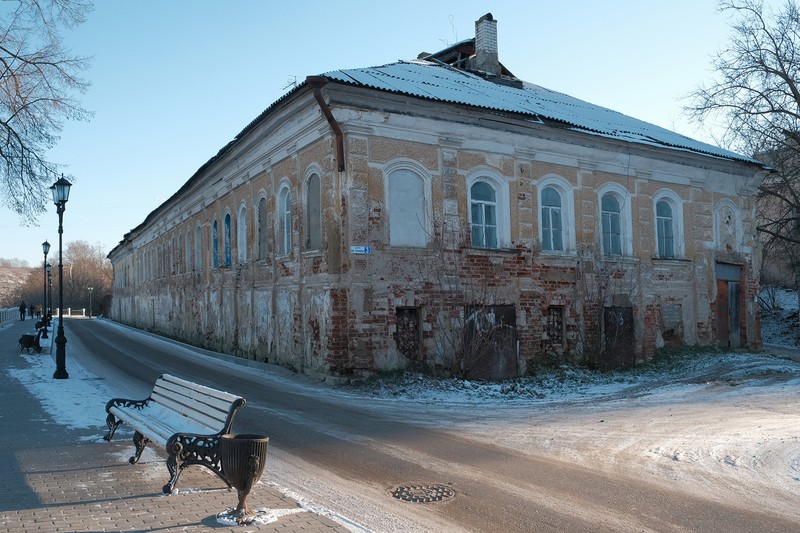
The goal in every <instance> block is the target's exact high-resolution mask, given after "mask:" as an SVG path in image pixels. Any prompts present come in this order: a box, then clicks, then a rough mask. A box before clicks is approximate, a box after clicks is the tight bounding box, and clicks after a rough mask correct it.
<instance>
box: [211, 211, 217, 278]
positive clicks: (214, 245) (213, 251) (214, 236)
mask: <svg viewBox="0 0 800 533" xmlns="http://www.w3.org/2000/svg"><path fill="white" fill-rule="evenodd" d="M211 242H212V249H211V266H213V267H214V268H217V267H218V266H219V228H218V227H217V221H216V220H215V221H214V224H213V225H212V226H211Z"/></svg>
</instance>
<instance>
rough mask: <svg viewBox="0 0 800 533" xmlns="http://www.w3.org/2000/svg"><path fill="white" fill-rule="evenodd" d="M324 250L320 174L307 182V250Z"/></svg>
mask: <svg viewBox="0 0 800 533" xmlns="http://www.w3.org/2000/svg"><path fill="white" fill-rule="evenodd" d="M320 248H322V202H321V191H320V181H319V174H316V173H314V174H311V176H309V177H308V179H307V180H306V250H319V249H320Z"/></svg>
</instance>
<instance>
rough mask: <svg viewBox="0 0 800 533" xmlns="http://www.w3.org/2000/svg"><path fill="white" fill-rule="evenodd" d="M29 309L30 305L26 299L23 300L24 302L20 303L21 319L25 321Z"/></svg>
mask: <svg viewBox="0 0 800 533" xmlns="http://www.w3.org/2000/svg"><path fill="white" fill-rule="evenodd" d="M27 310H28V306H27V305H25V300H23V301H22V303H21V304H19V319H20V320H23V321H24V320H25V312H26V311H27Z"/></svg>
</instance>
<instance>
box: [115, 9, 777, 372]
mask: <svg viewBox="0 0 800 533" xmlns="http://www.w3.org/2000/svg"><path fill="white" fill-rule="evenodd" d="M765 172H766V170H765V168H764V166H763V165H762V164H760V163H759V162H757V161H754V160H752V159H750V158H748V157H745V156H742V155H738V154H735V153H731V152H728V151H726V150H723V149H720V148H717V147H714V146H710V145H707V144H704V143H701V142H698V141H695V140H692V139H689V138H686V137H684V136H681V135H678V134H676V133H674V132H671V131H668V130H665V129H663V128H659V127H657V126H654V125H651V124H647V123H644V122H642V121H639V120H636V119H633V118H631V117H627V116H624V115H622V114H619V113H616V112H614V111H611V110H608V109H604V108H601V107H598V106H595V105H592V104H589V103H586V102H583V101H580V100H577V99H574V98H571V97H569V96H567V95H564V94H561V93H557V92H554V91H550V90H548V89H545V88H542V87H539V86H536V85H532V84H529V83H526V82H522V81H521V80H518V79H516V78H515V77H514V76H513V75H512V74H511V73H510V72H509V71H508V70H507V69H506V68H505V67H504V66H503V65H502V64H501V63H500V62H499V61H498V53H497V39H496V22H495V21H494V20H493V19H492V17H491V15H486V16H484V17H482V18H481V19H480V20H479V21H478V22H477V23H476V38H475V39H470V40H467V41H463V42H461V43H458V44H456V45H454V46H452V47H450V48H448V49H446V50H443V51H441V52H439V53H436V54H423V55H421V56H420V58H418V59H416V60H412V61H401V62H397V63H392V64H388V65H384V66H379V67H372V68H363V69H352V70H340V71H333V72H329V73H326V74H324V75H322V76H311V77H309V78H307V79H306V80H305V81H304V82H303V83H301V84H299V85H298V86H297V87H295V88H294V89H293V90H291V91H290V92H289V93H288V94H286V95H285V96H284V97H282V98H281V99H280V100H278V101H277V102H275V103H274V104H272V105H271V106H270V107H269V108H268V109H266V110H265V111H264V112H263V113H262V114H261V115H260V116H258V117H257V118H256V119H255V120H253V122H252V123H250V124H249V125H248V126H247V127H246V128H245V129H244V130H243V131H242V132H241V133H240V134H239V135H238V136H237V137H236V138H235V139H234V140H233V141H231V142H230V143H229V144H228V145H226V146H225V147H223V148H222V149H221V150H220V151H219V152H218V153H217V154H216V155H215V156H214V157H212V158H211V159H210V160H209V161H208V162H207V163H206V164H205V165H203V167H201V168H200V169H199V170H198V171H197V172H196V173H195V174H194V175H193V176H191V178H189V180H188V181H187V182H186V183H185V184H184V185H183V186H182V187H181V188H180V189H179V190H178V191H177V192H176V193H175V194H174V195H173V196H172V197H171V198H170V199H168V200H167V201H166V202H164V203H163V204H162V205H160V206H159V207H157V208H156V209H155V210H154V211H153V212H152V213H150V215H148V217H147V218H146V219H145V220H144V221H143V222H142V223H141V224H140V225H139V226H137V227H136V228H134V229H133V230H131V231H130V232H129V233H128V234H126V235H125V237H124V239H123V240H122V241H121V242H120V244H119V245H118V246H117V247H116V248H114V250H112V252H111V253H110V254H109V258H110V259H111V261H112V263H113V266H114V276H115V287H114V298H113V306H112V307H113V311H112V317H113V318H114V319H115V320H118V321H120V322H123V323H126V324H131V325H133V326H136V327H140V328H145V329H150V330H153V331H157V332H160V333H163V334H165V335H169V336H172V337H175V338H179V339H182V340H186V341H188V342H190V343H193V344H197V345H200V346H206V347H210V348H213V349H216V350H221V351H224V352H227V353H232V354H237V355H240V356H242V357H247V358H254V359H259V360H268V361H269V362H274V363H279V364H285V365H289V366H292V367H294V368H296V369H298V370H302V371H306V372H309V373H320V374H325V375H331V374H332V375H344V376H348V375H362V374H365V373H370V372H373V371H376V370H389V369H395V368H403V367H406V366H408V365H409V364H416V363H423V364H428V365H432V366H433V365H435V366H441V367H444V368H446V369H448V370H451V371H453V372H462V373H465V374H472V375H477V376H487V377H503V376H511V375H519V374H523V373H525V372H526V371H527V370H528V369H529V368H530V366H531V363H536V362H538V361H544V360H552V359H574V360H579V359H584V360H586V361H588V362H590V363H592V364H595V365H597V366H600V367H612V366H620V365H630V364H634V363H636V362H638V361H642V360H645V359H647V358H648V357H651V356H652V355H653V354H654V353H655V351H656V350H657V349H658V348H659V347H661V346H664V345H668V344H690V345H693V344H701V345H713V344H721V345H724V346H733V347H738V346H749V347H757V346H758V345H759V343H760V338H759V329H760V327H759V326H760V324H759V315H758V307H757V305H756V303H755V294H756V291H757V288H758V287H757V277H756V272H757V271H758V267H759V265H758V262H759V249H758V246H757V241H756V240H755V237H754V234H755V227H754V218H753V217H754V214H755V213H754V195H755V191H756V187H757V185H758V183H759V181H760V180H761V179H763V175H764V174H765Z"/></svg>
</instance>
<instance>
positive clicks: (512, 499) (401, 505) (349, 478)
mask: <svg viewBox="0 0 800 533" xmlns="http://www.w3.org/2000/svg"><path fill="white" fill-rule="evenodd" d="M65 328H66V329H67V338H68V345H67V353H68V361H67V369H68V370H69V365H70V359H69V357H70V356H69V354H70V353H74V354H75V355H74V357H76V358H79V361H78V362H79V363H80V364H81V365H82V366H83V367H85V368H87V369H88V370H89V371H91V372H92V373H94V374H95V375H97V376H98V377H100V378H103V379H104V380H105V382H106V384H107V386H108V387H109V388H111V389H112V390H115V392H116V391H118V392H119V394H120V396H123V397H132V398H143V397H146V396H147V394H148V392H149V390H150V387H151V385H152V383H153V381H155V379H156V377H158V376H159V375H160V374H162V373H170V374H174V375H177V376H180V377H183V378H185V379H189V380H192V381H196V382H198V383H202V384H206V385H209V386H212V387H215V388H220V389H223V390H227V391H229V392H234V393H237V394H239V395H241V396H243V397H244V398H245V399H246V400H247V405H246V406H245V407H244V408H243V409H241V410H240V411H239V414H238V415H237V419H236V421H235V423H234V431H236V432H243V433H244V432H246V433H263V434H266V435H268V436H269V437H270V454H271V456H272V455H273V454H275V457H279V458H281V460H282V461H283V462H285V463H287V464H291V465H295V466H294V467H293V468H295V469H294V470H284V473H285V472H291V475H290V476H288V477H291V478H293V479H294V490H296V491H297V492H298V493H301V494H302V493H306V494H311V495H313V496H314V499H315V502H316V503H318V504H320V505H323V506H326V507H328V508H333V509H335V510H336V512H338V513H339V514H341V515H343V516H346V517H348V518H349V519H351V520H353V521H354V522H356V523H359V524H362V525H364V526H365V527H366V528H369V529H372V530H374V531H384V530H387V531H388V530H390V529H391V530H394V531H426V530H430V531H444V530H446V531H493V532H494V531H502V532H517V531H520V532H522V531H525V532H539V531H542V532H545V531H546V532H578V531H592V532H598V531H726V532H731V533H734V532H754V531H771V532H781V531H787V532H788V531H798V530H800V521H798V522H788V521H785V520H782V519H778V518H775V517H774V516H771V515H766V514H762V513H760V512H759V511H758V510H757V509H747V508H743V507H742V506H741V505H740V502H731V504H730V505H724V504H720V503H717V502H713V501H710V500H705V499H700V498H695V497H692V496H689V495H686V494H683V493H680V492H677V491H670V490H665V489H664V488H662V487H658V486H655V485H651V484H648V483H645V482H642V481H641V480H639V479H636V473H635V472H631V473H630V476H617V475H609V474H608V473H603V472H600V471H594V470H591V469H587V468H581V467H576V466H573V465H570V464H568V463H566V462H559V461H554V460H549V459H544V458H539V457H535V456H531V455H526V454H522V453H517V452H515V451H512V450H509V449H505V448H502V447H499V446H491V445H486V444H485V443H483V442H477V441H474V440H470V439H469V438H466V437H464V436H462V435H459V434H457V433H455V432H453V431H444V430H437V429H431V427H430V425H429V424H426V425H425V426H422V425H419V424H415V422H414V419H415V414H414V413H409V412H397V413H395V414H392V416H386V415H385V414H383V413H384V411H380V410H373V409H370V406H369V402H368V400H367V401H364V402H360V403H359V402H354V401H351V400H347V399H342V398H340V397H338V396H336V395H331V394H326V393H325V392H324V391H322V390H321V389H320V388H319V387H316V386H314V384H313V382H312V383H310V382H309V380H307V379H305V378H302V377H292V376H291V375H290V374H289V373H288V372H287V371H285V370H283V369H278V368H273V369H272V370H268V371H267V372H266V373H265V372H263V371H261V370H254V369H252V368H248V367H244V366H238V365H231V364H225V363H221V362H220V361H219V360H218V359H215V358H213V357H203V356H199V355H197V353H193V351H192V349H190V348H188V347H186V346H184V345H178V344H176V343H173V342H171V341H167V340H163V339H159V338H156V337H153V336H148V335H142V334H140V333H138V332H132V331H129V330H127V329H126V328H122V327H119V326H113V325H109V324H108V323H104V322H102V321H96V320H69V321H68V322H66V323H65ZM200 353H202V352H200ZM403 409H405V407H404V408H403ZM297 465H300V466H297ZM269 469H270V467H269V464H268V468H267V472H268V473H269ZM282 483H283V484H289V483H292V479H283V480H282ZM412 485H441V486H443V487H447V488H449V489H451V490H453V491H454V493H455V496H453V497H452V498H448V499H447V500H445V501H441V502H437V503H409V502H405V501H400V500H398V499H396V498H394V497H392V495H391V494H390V491H392V490H393V489H394V488H396V487H400V486H407V487H410V486H412ZM323 486H325V487H323ZM326 495H333V496H331V498H332V501H330V502H326V501H319V500H318V499H319V498H323V499H324V498H325V497H326ZM334 499H335V500H336V501H333V500H334ZM348 502H349V503H348Z"/></svg>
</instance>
